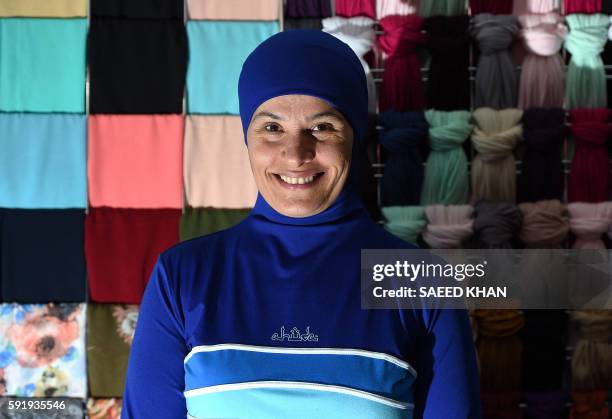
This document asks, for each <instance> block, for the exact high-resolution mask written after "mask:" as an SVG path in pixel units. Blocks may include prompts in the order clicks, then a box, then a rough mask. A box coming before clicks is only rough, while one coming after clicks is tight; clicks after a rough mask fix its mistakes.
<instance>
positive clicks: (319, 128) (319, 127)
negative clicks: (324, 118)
mask: <svg viewBox="0 0 612 419" xmlns="http://www.w3.org/2000/svg"><path fill="white" fill-rule="evenodd" d="M333 129H334V127H333V125H332V124H328V123H325V124H317V125H315V126H314V127H312V130H313V131H332V130H333Z"/></svg>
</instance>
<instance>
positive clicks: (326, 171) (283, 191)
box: [247, 95, 353, 217]
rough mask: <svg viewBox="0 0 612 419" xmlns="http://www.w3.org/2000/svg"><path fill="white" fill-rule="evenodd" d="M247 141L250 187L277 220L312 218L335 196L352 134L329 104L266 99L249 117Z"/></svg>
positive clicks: (303, 99) (343, 178) (345, 174)
mask: <svg viewBox="0 0 612 419" xmlns="http://www.w3.org/2000/svg"><path fill="white" fill-rule="evenodd" d="M247 135H248V137H249V158H250V160H251V168H252V170H253V175H254V177H255V182H256V183H257V186H258V188H259V191H260V193H261V194H262V195H263V197H264V198H265V199H266V201H268V202H269V203H270V205H272V207H274V208H275V209H277V210H278V211H279V212H281V213H282V214H285V215H288V216H291V217H306V216H310V215H315V214H318V213H320V212H321V211H323V210H324V209H325V208H327V207H329V206H330V205H331V203H332V202H333V201H334V200H335V199H336V198H337V197H338V195H340V191H342V188H343V186H344V184H345V183H346V179H347V177H348V173H349V166H350V163H351V149H352V145H353V130H352V128H351V126H350V125H349V124H348V123H347V122H346V119H345V118H344V117H343V116H342V114H341V113H340V112H338V111H337V110H335V109H334V108H333V107H332V106H331V105H330V104H329V103H327V102H325V101H323V100H321V99H318V98H315V97H312V96H306V95H286V96H279V97H275V98H272V99H269V100H267V101H266V102H264V103H262V104H261V106H259V108H258V109H257V111H256V112H255V115H254V116H253V119H252V122H251V125H250V126H249V129H248V133H247Z"/></svg>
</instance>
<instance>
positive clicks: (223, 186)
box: [184, 115, 257, 208]
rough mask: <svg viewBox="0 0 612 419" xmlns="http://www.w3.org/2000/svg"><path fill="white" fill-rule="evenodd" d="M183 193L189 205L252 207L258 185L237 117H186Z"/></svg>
mask: <svg viewBox="0 0 612 419" xmlns="http://www.w3.org/2000/svg"><path fill="white" fill-rule="evenodd" d="M184 156H185V161H184V176H185V193H186V196H187V203H188V204H189V206H191V207H213V208H251V207H253V205H254V204H255V199H256V198H257V186H256V185H255V181H254V179H253V174H252V172H251V164H250V162H249V156H248V152H247V148H246V145H245V144H244V137H243V133H242V124H241V122H240V117H238V116H200V115H197V116H196V115H190V116H188V117H187V122H186V127H185V154H184Z"/></svg>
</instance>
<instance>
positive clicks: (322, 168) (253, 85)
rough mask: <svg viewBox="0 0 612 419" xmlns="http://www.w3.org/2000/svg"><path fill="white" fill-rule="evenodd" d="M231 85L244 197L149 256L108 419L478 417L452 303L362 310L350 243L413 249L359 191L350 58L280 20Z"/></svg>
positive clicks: (358, 128) (356, 71)
mask: <svg viewBox="0 0 612 419" xmlns="http://www.w3.org/2000/svg"><path fill="white" fill-rule="evenodd" d="M321 63H325V65H321ZM238 92H239V99H240V117H241V120H242V127H243V131H244V138H245V142H246V144H247V148H248V153H249V159H250V162H251V168H252V171H253V173H254V179H255V183H256V184H257V188H258V190H259V193H258V196H257V200H256V202H255V206H254V208H253V210H252V211H251V213H250V214H249V215H248V216H247V217H246V219H245V220H244V221H242V222H241V223H239V224H238V225H236V226H234V227H232V228H230V229H227V230H223V231H220V232H217V233H214V234H211V235H207V236H203V237H199V238H196V239H193V240H189V241H186V242H183V243H181V244H179V245H177V246H174V247H173V248H171V249H169V250H167V251H165V252H164V253H162V255H161V256H160V257H159V260H158V262H157V265H156V268H155V270H154V273H153V274H152V276H151V278H150V280H149V282H148V285H147V289H146V291H145V294H144V297H143V300H142V305H141V309H140V315H139V320H138V325H137V328H136V332H135V335H134V340H133V344H132V349H131V352H130V360H129V366H128V372H127V380H126V387H125V393H124V399H123V410H122V418H123V419H127V418H149V417H160V418H161V417H163V418H169V419H174V418H185V416H186V415H189V417H194V418H205V417H226V418H227V417H236V418H237V417H242V418H250V419H264V418H265V419H268V418H287V417H291V418H298V419H311V418H313V417H317V418H319V419H327V418H329V419H331V418H334V419H335V418H348V417H350V418H353V419H370V418H376V419H378V418H385V419H412V418H427V419H434V418H435V419H437V418H450V419H453V418H456V419H466V418H469V419H478V418H480V417H481V414H480V405H479V401H478V394H479V385H478V378H477V370H476V359H475V353H474V349H473V345H472V335H471V330H470V326H469V322H468V317H467V314H466V312H465V311H456V310H441V309H426V310H417V309H412V310H409V309H402V310H399V309H398V310H363V309H361V282H360V267H361V263H360V257H361V250H362V249H402V248H411V247H414V246H413V245H411V244H408V243H406V242H404V241H401V240H399V239H397V238H395V237H394V236H392V235H391V234H389V233H387V232H386V231H384V230H383V229H381V228H380V227H379V226H378V225H377V224H375V223H374V222H373V221H372V220H371V219H370V217H369V216H368V214H367V212H366V210H365V208H364V206H363V203H362V201H361V198H360V196H359V192H358V191H359V189H358V185H359V183H358V181H359V177H358V165H357V164H353V162H356V161H358V160H357V159H358V158H360V157H361V153H362V152H363V145H364V142H365V141H364V140H365V138H364V137H365V130H366V125H367V122H368V93H367V86H366V77H365V73H364V70H363V66H362V65H361V62H360V61H359V58H358V57H357V56H356V55H355V54H354V53H353V51H352V50H351V49H350V48H349V47H348V46H347V45H346V44H344V43H342V42H341V41H339V40H338V39H336V38H335V37H333V36H332V35H329V34H326V33H324V32H319V31H311V30H296V31H291V32H283V33H280V34H277V35H274V36H272V37H271V38H269V39H268V40H267V41H265V42H263V43H262V44H260V45H259V46H258V47H257V48H256V49H255V50H254V51H253V52H252V53H251V54H250V55H249V57H248V58H247V59H246V61H245V63H244V65H243V67H242V73H241V75H240V81H239V87H238ZM239 180H240V179H237V181H239Z"/></svg>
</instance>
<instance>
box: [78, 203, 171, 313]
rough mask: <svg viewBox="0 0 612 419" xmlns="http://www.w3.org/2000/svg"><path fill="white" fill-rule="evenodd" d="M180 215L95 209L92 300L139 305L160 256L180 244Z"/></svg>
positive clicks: (89, 247)
mask: <svg viewBox="0 0 612 419" xmlns="http://www.w3.org/2000/svg"><path fill="white" fill-rule="evenodd" d="M180 218H181V210H175V209H151V210H149V209H116V208H108V207H102V208H91V209H90V210H89V214H87V216H86V217H85V259H86V261H87V275H88V281H89V294H90V297H91V300H92V301H94V302H101V303H127V304H139V303H140V300H141V298H142V294H143V292H144V289H145V286H146V285H147V282H148V280H149V276H150V275H151V271H152V270H153V265H154V264H155V262H156V260H157V257H158V256H159V254H160V253H161V252H162V251H164V250H166V249H167V248H168V247H170V246H172V245H173V244H175V243H178V241H179V221H180Z"/></svg>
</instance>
